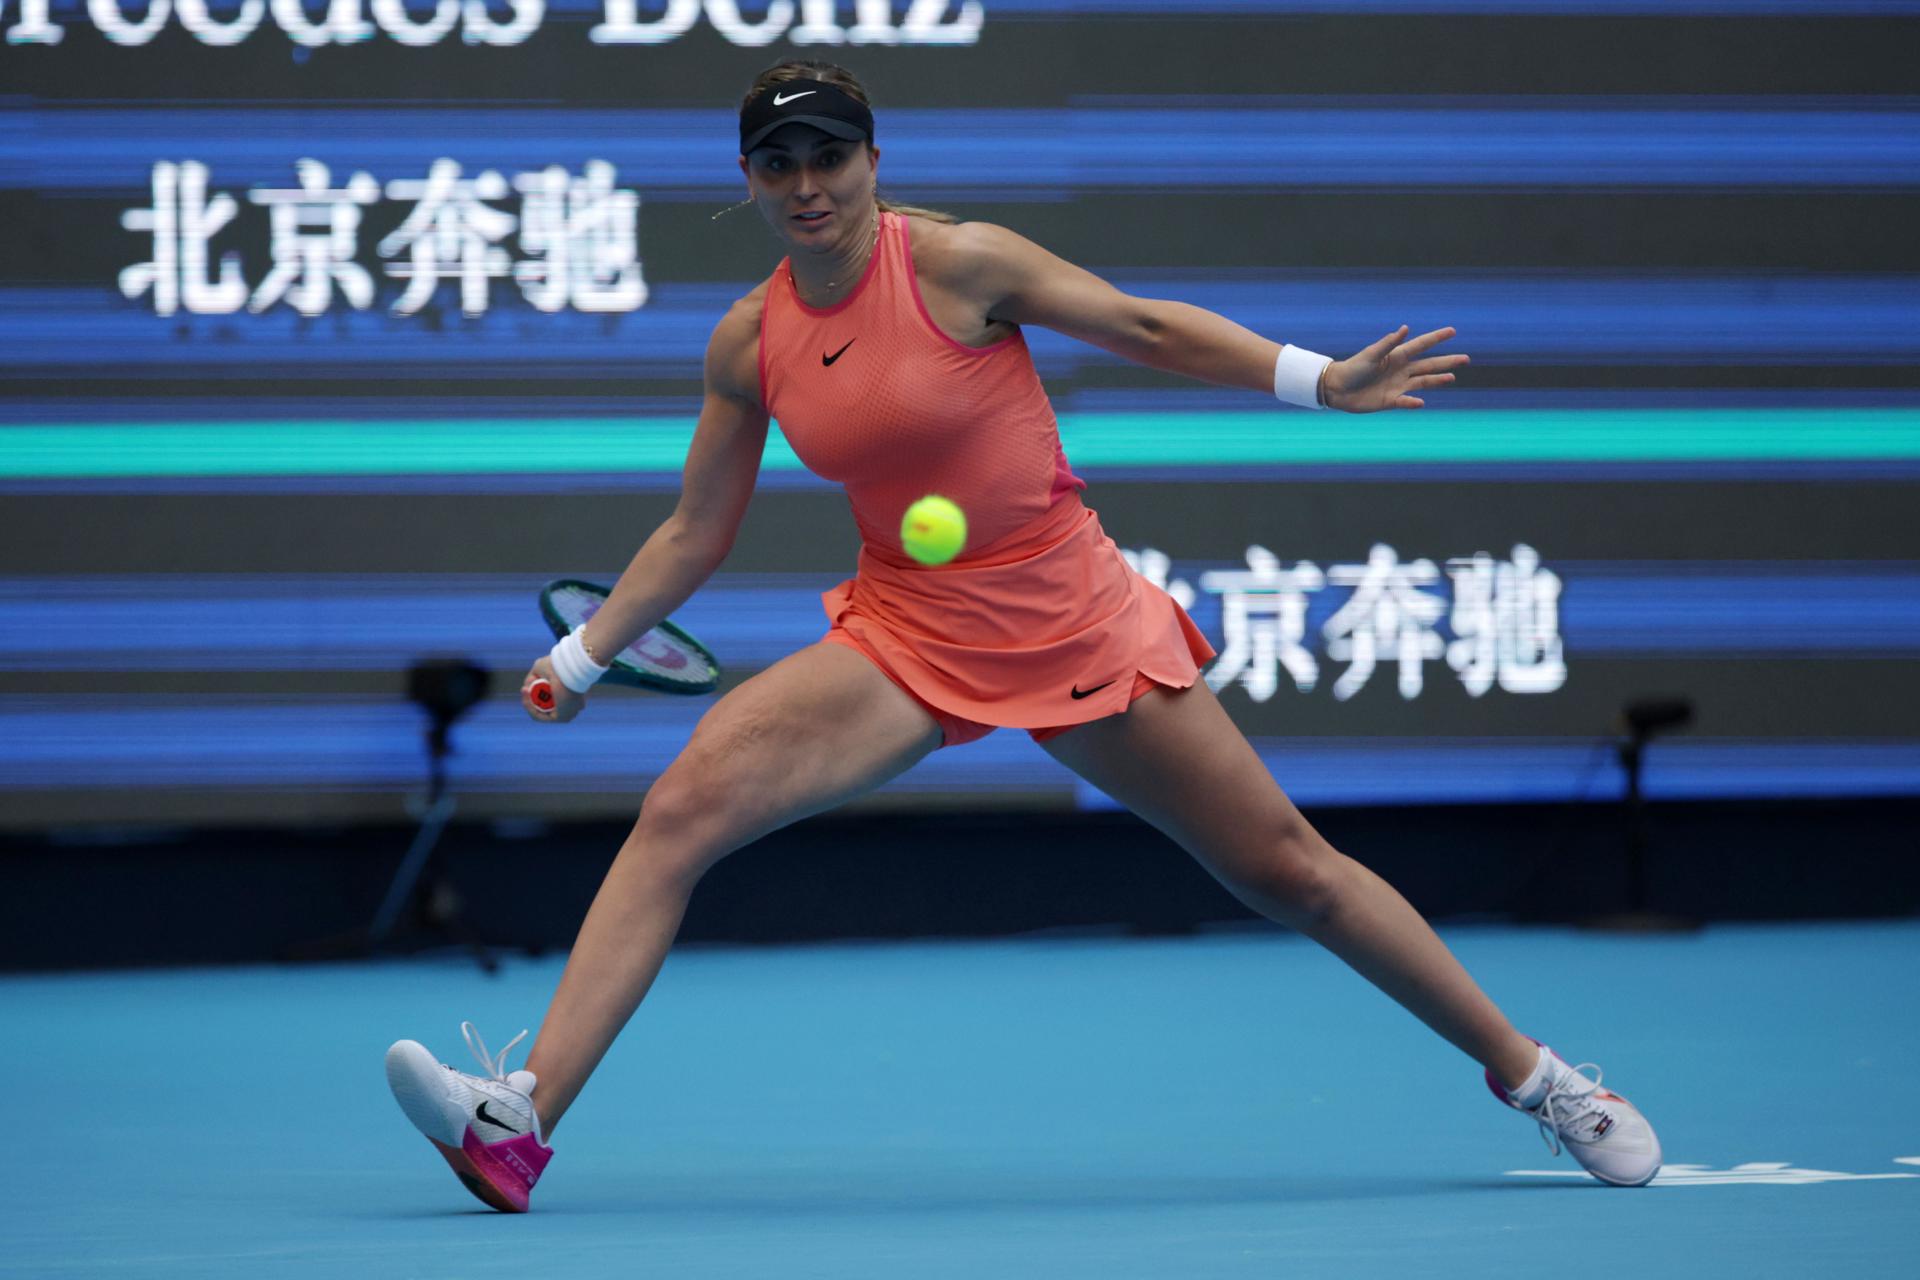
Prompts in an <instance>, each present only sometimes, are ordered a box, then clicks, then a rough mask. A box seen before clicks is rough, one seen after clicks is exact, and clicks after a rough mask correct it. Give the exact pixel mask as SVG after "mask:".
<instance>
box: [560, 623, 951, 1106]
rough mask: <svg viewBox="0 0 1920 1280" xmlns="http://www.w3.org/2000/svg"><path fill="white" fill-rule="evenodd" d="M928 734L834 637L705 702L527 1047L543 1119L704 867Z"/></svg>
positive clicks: (663, 949)
mask: <svg viewBox="0 0 1920 1280" xmlns="http://www.w3.org/2000/svg"><path fill="white" fill-rule="evenodd" d="M939 745H940V730H939V728H938V726H937V725H936V724H935V723H934V720H933V717H932V716H930V715H928V714H927V713H926V711H925V710H923V709H922V708H921V707H920V706H919V704H917V703H916V702H914V701H913V699H911V698H909V697H908V696H907V695H906V694H905V693H903V692H901V691H900V689H899V688H898V687H897V686H895V685H894V684H893V682H892V681H890V680H888V679H887V678H886V676H884V675H882V674H881V673H880V671H879V670H878V669H877V668H875V667H874V665H873V664H872V663H870V662H868V661H867V660H866V659H865V658H863V657H861V656H860V655H859V654H857V653H854V652H853V651H851V650H849V649H847V648H845V647H843V646H841V645H835V644H824V643H822V644H816V645H812V646H810V647H808V648H806V649H802V650H801V651H800V652H798V653H796V654H793V655H791V656H790V657H787V658H785V659H783V660H782V661H780V662H779V663H776V664H775V665H774V666H771V667H769V668H767V669H766V670H765V671H763V672H761V673H760V674H759V675H757V676H755V677H753V678H752V679H751V680H748V681H747V682H746V683H745V684H742V685H741V686H740V687H739V688H737V689H734V690H733V691H732V692H731V693H729V694H727V696H726V697H724V698H722V699H721V700H720V701H719V702H718V703H717V704H715V705H714V707H713V708H712V709H711V710H709V711H708V712H707V714H706V715H705V716H704V717H703V718H702V719H701V721H700V724H699V727H698V728H697V729H695V730H694V734H693V738H692V740H691V741H690V742H689V743H688V744H687V746H686V749H685V750H683V751H682V752H681V753H680V756H679V758H678V759H676V760H675V761H674V762H673V764H672V765H671V766H670V767H669V768H668V769H667V771H666V772H665V773H664V774H662V775H661V776H660V778H659V780H658V781H656V782H655V783H654V784H653V786H652V788H651V789H650V790H649V791H648V792H647V796H646V800H645V802H644V803H643V804H642V805H641V808H640V817H639V820H638V821H637V822H635V823H634V827H633V831H632V833H631V834H629V835H628V836H627V839H626V842H625V843H624V844H623V845H622V846H621V848H620V853H619V856H618V857H616V858H615V859H614V863H613V866H612V868H611V869H610V870H609V871H608V872H607V876H606V879H605V880H604V881H603V882H602V883H601V886H600V891H599V893H598V894H597V895H596V896H595V897H594V900H593V906H592V907H591V909H589V910H588V912H587V918H586V921H585V923H584V924H582V925H581V926H580V934H579V937H578V938H576V939H575V941H574V944H573V952H572V954H571V956H570V957H569V958H568V960H567V967H566V971H565V972H564V973H563V974H562V975H561V978H560V986H559V989H558V990H557V991H556V992H555V993H554V997H553V1003H552V1004H551V1005H550V1006H549V1007H548V1009H547V1015H546V1019H545V1021H544V1022H543V1023H542V1024H541V1027H540V1035H539V1039H538V1040H536V1041H535V1043H534V1046H533V1050H532V1052H531V1053H530V1054H529V1055H528V1056H527V1068H528V1069H529V1070H531V1071H532V1072H534V1074H535V1075H537V1076H538V1077H539V1080H540V1084H539V1087H538V1089H537V1090H536V1091H535V1095H534V1104H535V1106H536V1107H537V1108H538V1111H539V1114H540V1119H541V1123H542V1125H543V1126H544V1129H545V1131H546V1132H547V1133H549V1134H550V1133H551V1132H552V1130H553V1126H554V1125H556V1124H557V1123H559V1120H560V1117H561V1116H562V1115H564V1114H565V1113H566V1110H567V1108H568V1107H570V1106H571V1105H573V1100H574V1098H575V1097H576V1096H578V1094H579V1092H580V1089H581V1086H583V1085H584V1084H585V1083H586V1081H587V1077H588V1076H589V1075H590V1074H591V1073H592V1072H593V1069H594V1067H595V1066H597V1065H598V1064H599V1062H600V1059H601V1057H602V1056H603V1055H604V1054H605V1053H606V1051H607V1049H608V1047H609V1046H610V1045H612V1043H613V1041H614V1037H616V1036H617V1035H619V1034H620V1029H621V1028H622V1027H623V1026H625V1025H626V1023H627V1019H628V1018H630V1017H632V1015H633V1011H634V1010H635V1009H636V1008H637V1007H638V1006H639V1004H640V1001H641V998H642V997H644V996H645V995H646V993H647V989H648V988H649V987H650V986H652V985H653V980H654V976H655V975H656V974H657V973H658V972H659V971H660V966H661V963H662V962H663V961H664V960H665V958H666V954H667V950H668V948H669V947H671V946H672V945H673V938H674V934H675V933H676V932H678V930H679V928H680V918H681V916H682V914H683V913H684V912H685V910H686V905H687V899H688V898H689V896H690V895H691V894H692V893H693V888H694V885H695V884H697V883H698V882H699V880H700V877H701V876H702V875H703V874H705V872H706V870H707V868H709V867H711V866H712V865H713V864H714V863H716V862H718V861H719V860H720V859H721V858H723V857H725V856H726V855H727V854H729V853H731V852H733V851H734V850H735V849H738V848H740V847H741V846H742V845H745V844H747V843H749V842H751V841H753V840H755V839H757V838H758V837H760V836H762V835H765V834H766V833H767V832H769V831H773V830H776V829H778V828H780V827H783V826H785V825H786V824H788V823H790V822H794V821H796V820H798V819H800V818H803V817H806V816H807V815H809V814H814V813H819V812H821V811H823V810H825V809H830V808H832V807H834V806H835V805H838V804H841V803H844V802H845V801H847V800H850V799H852V798H853V797H855V796H858V795H861V794H863V793H864V792H867V791H870V790H872V789H873V788H874V787H876V786H879V785H880V784H881V783H883V782H885V781H887V780H888V779H890V778H892V777H894V776H896V775H897V774H900V773H902V772H904V771H905V770H906V769H907V768H909V767H910V766H912V765H913V764H914V763H915V762H917V761H918V760H920V759H921V758H922V757H923V756H925V755H926V754H927V753H928V752H930V751H932V750H933V749H934V748H936V747H938V746H939Z"/></svg>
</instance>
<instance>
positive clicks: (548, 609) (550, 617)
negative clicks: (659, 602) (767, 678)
mask: <svg viewBox="0 0 1920 1280" xmlns="http://www.w3.org/2000/svg"><path fill="white" fill-rule="evenodd" d="M606 602H607V588H605V587H602V586H596V585H595V584H593V583H591V582H582V581H580V580H579V579H578V578H556V579H554V580H553V581H552V582H549V583H548V584H547V585H546V586H544V587H542V588H540V616H541V617H543V618H545V619H546V620H547V626H549V627H550V628H552V629H553V635H554V638H555V639H556V640H557V639H560V638H562V637H564V636H565V635H567V634H568V633H569V632H572V631H576V630H578V629H579V628H581V627H583V626H585V625H586V622H587V619H588V618H591V617H592V616H593V615H594V614H596V613H598V612H600V606H601V605H603V604H605V603H606ZM609 666H610V668H611V669H610V670H609V671H608V672H607V674H606V675H604V676H602V677H601V679H602V680H604V681H606V682H607V683H608V684H624V685H629V686H631V687H633V688H636V689H652V690H654V691H655V692H658V693H680V694H696V693H712V692H713V690H714V688H715V687H716V686H717V685H718V684H719V683H720V663H719V660H718V659H716V658H715V657H714V656H713V653H712V652H711V651H710V650H709V649H708V648H707V647H706V646H705V645H703V644H701V643H700V642H699V641H698V640H695V639H694V638H693V637H692V636H690V635H688V634H687V633H686V632H685V631H683V630H681V629H680V628H679V627H676V626H674V625H673V623H671V622H662V623H661V624H660V625H659V626H657V627H655V628H654V629H653V630H651V631H649V632H647V634H645V635H643V636H641V637H640V638H639V639H638V640H635V641H634V642H633V643H632V644H630V645H628V646H627V647H626V648H624V649H622V650H621V651H620V652H619V653H616V654H615V655H613V660H612V662H611V663H610V664H609ZM527 696H528V697H530V698H532V699H533V704H534V705H535V706H537V707H539V708H540V709H541V710H543V711H547V710H552V708H553V706H554V695H553V686H552V685H551V684H550V683H548V682H547V681H545V680H536V681H534V682H533V685H532V687H531V688H529V689H528V691H527Z"/></svg>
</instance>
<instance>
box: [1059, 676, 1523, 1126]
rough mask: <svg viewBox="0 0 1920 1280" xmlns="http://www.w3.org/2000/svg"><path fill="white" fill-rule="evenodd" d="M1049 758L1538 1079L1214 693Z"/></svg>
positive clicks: (1145, 708) (1128, 721)
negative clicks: (1297, 802)
mask: <svg viewBox="0 0 1920 1280" xmlns="http://www.w3.org/2000/svg"><path fill="white" fill-rule="evenodd" d="M1044 745H1045V747H1046V750H1047V751H1048V752H1049V753H1050V754H1051V755H1052V756H1053V757H1054V758H1055V759H1056V760H1059V761H1060V762H1061V763H1062V764H1064V765H1066V766H1067V767H1068V768H1069V769H1072V770H1073V771H1074V772H1075V773H1077V774H1079V775H1080V776H1081V777H1082V778H1085V779H1086V780H1087V781H1088V782H1091V783H1092V784H1093V785H1094V786H1096V787H1099V788H1100V789H1101V790H1102V791H1104V792H1106V793H1107V794H1108V795H1109V796H1112V797H1113V798H1114V799H1115V800H1117V801H1119V802H1120V803H1121V804H1123V805H1125V806H1126V807H1127V808H1129V809H1131V810H1132V811H1133V812H1134V813H1136V814H1138V815H1139V816H1140V817H1142V818H1144V819H1145V820H1146V821H1148V822H1150V823H1152V824H1153V825H1154V826H1155V827H1157V828H1159V829H1160V830H1161V831H1162V832H1164V833H1166V834H1167V835H1168V836H1170V837H1172V838H1173V840H1174V841H1176V842H1177V843H1178V844H1179V845H1180V846H1181V847H1182V848H1184V849H1186V850H1187V852H1189V853H1191V854H1192V855H1193V856H1194V857H1195V858H1197V859H1198V860H1199V861H1200V864H1201V865H1202V866H1204V867H1205V868H1206V869H1207V870H1208V871H1209V872H1211V873H1212V874H1213V876H1214V878H1215V879H1217V880H1219V881H1220V883H1221V884H1223V885H1225V886H1226V888H1227V889H1228V890H1229V891H1231V892H1232V893H1233V895H1234V896H1235V897H1237V898H1239V899H1240V901H1242V902H1244V903H1246V904H1247V906H1249V907H1251V908H1253V909H1254V910H1255V911H1258V912H1260V913H1261V914H1262V915H1265V916H1267V917H1268V918H1270V919H1273V920H1277V921H1279V922H1281V923H1282V924H1286V925H1290V926H1291V927H1293V928H1295V929H1298V930H1299V931H1300V932H1302V933H1304V934H1306V935H1307V936H1308V937H1310V938H1312V939H1314V940H1315V941H1316V942H1319V943H1321V944H1322V945H1323V946H1325V947H1327V949H1328V950H1330V951H1332V952H1333V953H1334V954H1335V955H1337V956H1339V957H1340V958H1341V959H1342V960H1344V961H1346V962H1347V963H1348V964H1349V965H1351V966H1352V967H1353V968H1354V969H1355V970H1356V971H1357V972H1358V973H1359V974H1360V975H1361V976H1362V977H1364V978H1366V979H1367V980H1368V981H1370V982H1372V983H1373V984H1374V985H1375V986H1377V987H1379V988H1380V989H1381V990H1382V991H1384V992H1386V993H1387V994H1388V995H1389V996H1392V997H1393V998H1394V999H1395V1000H1397V1001H1399V1002H1400V1004H1401V1005H1403V1006H1404V1007H1405V1008H1406V1009H1407V1010H1408V1011H1409V1012H1411V1013H1412V1014H1413V1015H1414V1016H1415V1017H1417V1018H1419V1019H1420V1020H1421V1021H1422V1022H1424V1023H1426V1024H1427V1025H1428V1026H1429V1027H1431V1028H1433V1030H1435V1031H1436V1032H1438V1033H1439V1034H1440V1035H1442V1036H1443V1037H1445V1038H1446V1039H1447V1040H1449V1041H1451V1042H1452V1043H1453V1044H1454V1045H1455V1046H1457V1047H1458V1048H1459V1049H1460V1050H1462V1051H1463V1052H1465V1053H1466V1054H1467V1055H1469V1056H1470V1057H1472V1058H1473V1059H1475V1060H1476V1061H1478V1062H1479V1063H1480V1064H1481V1065H1482V1066H1484V1067H1486V1068H1487V1069H1488V1070H1489V1071H1491V1072H1492V1073H1493V1075H1494V1077H1495V1078H1497V1079H1499V1080H1500V1081H1502V1082H1503V1083H1504V1084H1506V1085H1507V1086H1508V1087H1510V1088H1511V1087H1513V1086H1515V1085H1518V1084H1520V1083H1521V1082H1522V1081H1524V1080H1525V1079H1526V1078H1527V1076H1528V1073H1529V1072H1531V1071H1532V1070H1533V1069H1534V1066H1535V1064H1536V1062H1537V1061H1538V1060H1539V1057H1540V1050H1539V1048H1538V1047H1537V1046H1536V1045H1535V1044H1534V1043H1533V1042H1532V1041H1531V1040H1528V1039H1527V1038H1526V1037H1525V1036H1522V1035H1521V1034H1520V1033H1519V1032H1517V1031H1515V1030H1514V1028H1513V1026H1512V1024H1511V1023H1509V1022H1508V1021H1507V1019H1506V1016H1505V1015H1504V1014H1502V1013H1501V1012H1500V1010H1499V1008H1498V1007H1496V1006H1495V1005H1494V1003H1493V1001H1492V1000H1490V999H1488V998H1487V995H1486V993H1485V992H1483V991H1481V990H1480V988H1479V986H1478V985H1476V984H1475V983H1474V981H1473V979H1472V978H1471V977H1469V976H1468V975H1467V971H1466V969H1465V968H1463V967H1462V966H1461V964H1460V962H1459V961H1458V960H1457V959H1455V958H1454V955H1453V953H1452V952H1451V951H1449V950H1447V947H1446V944H1445V943H1443V942H1441V941H1440V939H1439V937H1438V936H1437V935H1436V934H1435V933H1434V931H1433V929H1432V928H1431V927H1429V926H1428V924H1427V922H1426V921H1425V920H1424V919H1422V918H1421V916H1420V913H1419V912H1417V911H1415V910H1414V909H1413V907H1412V906H1411V905H1410V904H1409V903H1408V902H1407V900H1406V899H1405V898H1403V897H1401V896H1400V894H1399V892H1398V891H1397V890H1395V889H1394V888H1393V886H1391V885H1389V884H1388V883H1387V882H1386V881H1384V880H1382V879H1381V878H1380V877H1379V876H1377V875H1375V874H1373V872H1371V871H1369V870H1367V868H1365V867H1363V866H1361V865H1360V864H1359V863H1357V862H1355V861H1354V860H1353V859H1351V858H1349V857H1347V856H1346V855H1344V854H1342V853H1340V852H1339V851H1337V850H1336V849H1334V848H1333V846H1332V845H1330V844H1328V843H1327V842H1326V840H1324V839H1323V838H1322V837H1321V835H1320V833H1319V832H1317V831H1315V830H1314V829H1313V826H1312V824H1311V823H1309V822H1308V821H1307V820H1306V818H1304V817H1302V816H1301V814H1300V811H1299V810H1298V809H1296V808H1295V807H1294V805H1293V802H1292V801H1291V800H1289V799H1288V798H1287V796H1286V793H1285V792H1283V791H1281V789H1280V787H1279V785H1278V784H1276V783H1275V782H1274V780H1273V777H1272V775H1271V774H1269V773H1268V772H1267V769H1266V766H1265V765H1263V764H1261V763H1260V757H1259V756H1258V755H1256V754H1255V753H1254V750H1253V748H1252V746H1251V745H1249V744H1248V742H1247V740H1246V738H1245V737H1243V736H1242V735H1241V733H1240V730H1239V728H1238V727H1237V726H1236V725H1235V724H1234V723H1233V721H1232V720H1230V719H1228V717H1227V713H1226V711H1225V709H1224V708H1222V707H1221V705H1220V702H1219V700H1218V699H1217V698H1215V697H1214V695H1213V692H1212V691H1211V690H1210V689H1208V688H1207V687H1206V685H1205V684H1196V685H1194V686H1193V687H1192V688H1188V689H1178V690H1173V689H1155V690H1153V691H1151V692H1149V693H1147V694H1146V695H1145V696H1143V697H1141V698H1140V699H1139V700H1137V701H1136V702H1135V703H1134V704H1133V707H1132V708H1131V709H1130V710H1129V711H1127V712H1126V713H1125V714H1124V715H1117V716H1109V717H1107V718H1106V719H1103V720H1096V721H1093V722H1091V723H1089V724H1085V725H1081V726H1080V727H1079V728H1076V729H1074V730H1072V731H1071V732H1069V733H1064V734H1061V735H1060V736H1059V737H1057V738H1054V739H1052V740H1050V741H1048V742H1047V743H1045V744H1044Z"/></svg>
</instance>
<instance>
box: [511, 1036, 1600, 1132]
mask: <svg viewBox="0 0 1920 1280" xmlns="http://www.w3.org/2000/svg"><path fill="white" fill-rule="evenodd" d="M523 1034H524V1033H523ZM507 1047H508V1048H512V1047H513V1046H512V1045H508V1046H507ZM1589 1068H1592V1070H1593V1078H1592V1079H1588V1078H1587V1077H1586V1076H1583V1075H1581V1074H1580V1073H1581V1072H1582V1071H1585V1070H1587V1069H1589ZM1602 1078H1603V1077H1602V1074H1601V1071H1600V1068H1599V1067H1598V1066H1597V1065H1595V1064H1594V1063H1591V1062H1583V1063H1581V1064H1580V1065H1579V1066H1577V1067H1568V1068H1567V1073H1566V1074H1565V1075H1563V1076H1560V1077H1558V1078H1557V1079H1555V1080H1554V1081H1553V1083H1551V1084H1549V1085H1548V1086H1547V1096H1546V1097H1544V1098H1542V1099H1540V1105H1539V1106H1538V1107H1536V1108H1535V1109H1534V1113H1533V1118H1534V1119H1535V1120H1538V1121H1539V1122H1540V1133H1541V1136H1542V1137H1544V1138H1545V1139H1546V1140H1547V1150H1549V1151H1551V1152H1553V1154H1554V1155H1556V1156H1557V1155H1559V1154H1560V1127H1561V1126H1562V1125H1566V1126H1568V1127H1571V1126H1572V1125H1573V1124H1574V1122H1575V1121H1577V1120H1579V1119H1580V1118H1581V1117H1582V1116H1588V1115H1592V1114H1594V1113H1596V1112H1598V1111H1600V1110H1601V1107H1600V1104H1599V1103H1597V1102H1595V1101H1594V1100H1593V1095H1594V1094H1595V1093H1597V1092H1598V1091H1599V1089H1600V1081H1601V1079H1602ZM1576 1082H1577V1083H1578V1084H1581V1085H1585V1086H1586V1087H1585V1088H1584V1089H1581V1088H1569V1087H1568V1086H1569V1085H1573V1084H1575V1083H1576Z"/></svg>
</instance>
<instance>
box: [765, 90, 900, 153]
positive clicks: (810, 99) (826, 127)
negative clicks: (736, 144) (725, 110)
mask: <svg viewBox="0 0 1920 1280" xmlns="http://www.w3.org/2000/svg"><path fill="white" fill-rule="evenodd" d="M789 124H810V125H812V126H813V127H814V128H816V129H818V130H820V131H821V132H822V133H826V134H831V135H832V136H833V137H836V138H844V139H846V140H847V141H848V142H859V141H863V140H864V141H872V139H873V112H871V111H869V110H867V108H866V107H864V106H862V105H861V104H860V103H859V102H857V101H856V100H855V99H854V98H853V97H852V96H851V95H849V94H845V93H842V92H841V91H840V90H838V89H836V88H834V87H833V86H832V85H830V84H828V83H826V82H825V81H823V80H783V81H781V82H780V83H779V84H775V85H768V86H767V87H766V89H764V90H763V91H762V92H761V93H760V95H759V96H758V97H756V98H755V99H754V100H753V101H752V102H749V103H748V104H747V105H746V106H745V107H743V108H741V111H740V154H741V155H743V156H744V155H746V154H747V153H748V152H750V151H752V150H753V149H754V148H755V147H757V146H759V145H760V144H761V143H762V142H764V141H766V139H767V135H768V134H770V133H772V132H773V131H774V130H775V129H778V128H780V127H781V126H782V125H789Z"/></svg>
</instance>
